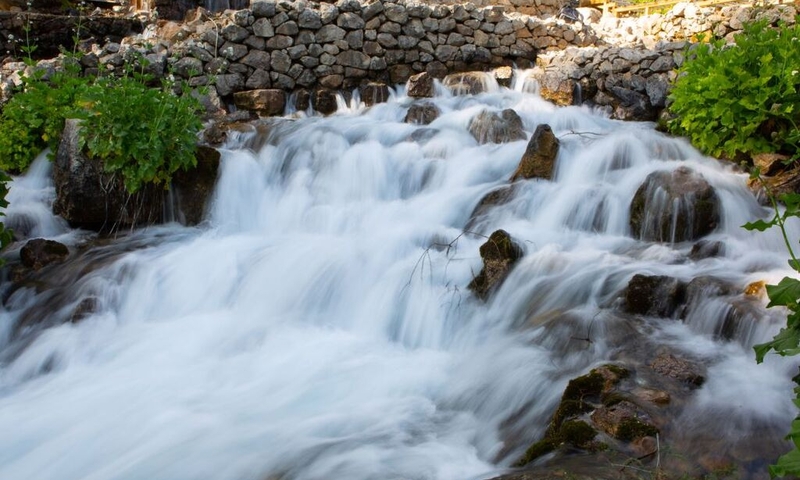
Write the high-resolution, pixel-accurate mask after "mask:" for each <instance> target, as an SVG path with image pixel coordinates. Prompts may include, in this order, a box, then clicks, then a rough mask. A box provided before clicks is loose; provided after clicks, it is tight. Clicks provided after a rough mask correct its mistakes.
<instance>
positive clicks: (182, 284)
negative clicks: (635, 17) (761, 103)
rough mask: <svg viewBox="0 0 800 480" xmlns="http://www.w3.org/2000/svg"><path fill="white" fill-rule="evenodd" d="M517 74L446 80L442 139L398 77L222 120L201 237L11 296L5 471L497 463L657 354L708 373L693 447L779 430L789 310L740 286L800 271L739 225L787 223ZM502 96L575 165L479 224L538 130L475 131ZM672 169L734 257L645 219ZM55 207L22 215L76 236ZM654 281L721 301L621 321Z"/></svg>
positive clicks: (701, 167)
mask: <svg viewBox="0 0 800 480" xmlns="http://www.w3.org/2000/svg"><path fill="white" fill-rule="evenodd" d="M516 84H517V87H515V90H509V89H496V90H494V91H492V92H487V93H483V94H480V95H476V96H457V95H452V94H451V93H450V92H449V91H446V90H447V89H446V88H444V87H443V86H442V85H441V84H438V83H437V92H441V95H440V96H437V97H436V98H434V99H431V101H432V102H433V103H435V105H436V106H437V108H438V109H439V111H440V112H441V114H440V116H439V117H438V118H437V119H436V120H434V121H433V122H432V123H431V124H430V125H426V126H416V125H410V124H406V123H403V121H402V119H403V118H404V116H405V113H406V110H407V108H408V106H409V104H410V103H411V101H412V100H411V99H409V98H408V97H406V96H405V94H404V92H403V91H402V89H400V90H399V91H398V92H397V93H396V94H395V95H394V96H393V97H392V98H391V99H390V102H389V103H386V104H381V105H378V106H376V107H373V108H370V109H363V107H362V106H361V104H360V103H356V102H354V103H353V104H352V105H347V104H346V102H344V99H343V98H342V99H340V106H342V107H347V109H346V110H345V111H343V112H342V113H340V114H337V115H333V116H329V117H320V116H304V115H301V116H300V117H301V118H297V119H281V120H275V121H271V122H270V123H269V127H268V128H255V127H254V128H252V129H247V130H243V131H241V132H238V133H236V134H234V135H230V136H229V142H228V144H227V145H226V146H225V147H224V148H223V149H221V151H222V163H221V167H220V168H221V172H220V177H219V180H218V183H217V187H216V191H215V193H214V197H213V199H212V204H211V206H210V208H209V213H208V217H207V219H206V220H207V222H206V223H205V225H204V227H203V228H184V227H180V226H178V225H174V224H173V225H167V226H162V227H156V228H150V229H147V230H146V231H139V232H134V233H132V234H131V235H128V236H125V237H122V238H120V239H118V240H116V241H98V242H97V243H96V244H88V245H83V246H81V248H80V249H79V251H78V253H76V257H75V258H74V259H73V260H72V263H69V264H65V265H64V266H62V267H55V268H53V269H52V270H50V271H46V272H44V273H43V274H42V275H45V274H47V275H48V276H50V277H52V278H56V279H57V280H58V283H59V284H61V287H62V288H61V289H58V290H54V291H50V292H49V293H48V291H40V290H38V289H37V284H36V282H29V284H25V285H22V286H20V287H19V288H17V289H16V290H15V291H13V292H10V293H9V294H8V295H7V297H8V298H6V301H5V302H4V304H3V310H2V312H0V478H4V479H5V478H9V479H23V478H26V479H27V478H30V479H33V478H35V479H41V480H51V479H52V480H55V479H58V480H77V479H90V478H91V479H98V480H100V479H103V480H105V479H143V478H148V479H153V480H159V479H164V480H194V479H198V478H214V479H219V480H228V479H230V480H234V479H236V480H240V479H253V480H261V479H264V478H278V477H280V478H285V479H287V480H289V479H291V480H317V479H322V478H349V479H352V480H372V479H376V478H386V477H390V478H403V479H408V478H414V479H424V480H463V479H465V478H476V479H477V478H490V477H492V476H495V475H496V474H498V473H500V472H502V471H504V469H506V468H507V467H509V465H511V464H512V463H513V461H514V460H515V459H516V458H518V457H519V455H521V454H522V452H523V451H524V450H525V448H526V447H527V446H528V445H529V444H530V443H531V442H533V441H535V440H537V439H539V438H541V435H542V433H543V432H544V430H545V429H546V427H547V424H548V422H549V421H550V417H551V415H552V414H553V411H554V409H555V407H556V405H557V404H558V401H559V398H560V397H561V394H562V392H563V391H564V387H565V386H566V384H567V382H568V381H569V380H570V379H571V378H574V377H575V376H577V375H580V374H582V373H585V372H586V371H587V370H588V369H590V368H592V367H593V366H597V365H599V364H602V363H606V362H618V363H621V364H630V365H632V366H638V367H641V368H645V367H646V361H645V360H643V358H647V355H648V354H649V353H650V350H651V349H653V350H654V349H656V348H662V347H663V348H669V349H671V351H675V352H679V353H681V354H683V355H686V356H688V357H690V358H692V359H694V360H695V361H697V362H698V363H700V364H702V365H703V366H704V367H705V368H707V369H708V373H707V377H708V381H707V383H706V384H704V385H703V386H702V387H701V388H700V389H698V390H697V391H696V395H694V396H691V397H687V398H688V400H686V401H685V403H686V404H687V405H688V406H686V408H685V411H684V413H683V414H682V416H681V418H680V421H681V422H683V425H685V426H686V432H687V433H686V435H685V438H683V437H681V438H683V441H684V442H686V443H687V444H690V443H691V442H697V441H699V440H698V439H700V438H705V437H703V436H702V435H701V434H700V433H698V432H699V430H700V429H703V432H702V433H703V435H709V436H712V437H717V438H721V439H723V440H722V441H721V442H720V443H721V446H719V448H720V450H721V451H724V452H733V453H736V452H738V451H739V450H736V449H737V448H741V447H739V445H740V443H737V442H738V441H739V440H740V439H741V436H747V435H751V436H752V435H755V434H756V433H757V432H762V433H763V432H764V431H768V432H769V433H770V435H771V437H770V438H772V439H773V440H771V442H772V443H769V445H775V444H778V445H782V443H780V442H782V440H781V439H780V437H781V434H782V432H778V433H775V431H776V430H779V429H780V428H782V426H785V425H788V422H789V421H790V420H791V418H793V416H794V415H795V409H794V407H793V405H792V404H791V402H790V400H789V399H790V393H791V382H790V378H791V376H792V374H793V373H794V371H795V370H796V363H793V362H791V361H788V360H786V359H779V358H770V359H769V360H768V362H767V364H766V365H756V364H755V361H754V359H753V355H752V350H751V347H752V345H753V344H754V343H757V342H761V341H764V340H765V339H767V338H769V337H770V336H771V335H773V334H774V333H775V332H776V331H777V330H778V328H779V323H780V320H781V319H780V312H772V313H770V314H764V309H763V304H764V302H763V300H756V301H753V300H752V299H750V298H749V297H745V296H744V295H743V294H742V293H741V292H742V290H743V289H744V287H745V286H746V285H748V284H750V283H751V282H754V281H758V280H765V281H767V282H773V283H774V282H776V281H778V280H779V279H780V278H781V277H782V276H783V275H787V274H790V273H791V272H790V271H789V270H788V267H787V266H786V263H785V258H784V257H785V256H786V255H785V254H784V253H783V250H782V248H781V247H782V243H781V242H782V240H781V239H780V237H779V236H778V235H777V234H776V232H766V233H764V234H754V233H751V232H747V231H745V230H743V229H741V228H740V226H741V224H743V223H744V222H746V221H748V220H752V219H754V218H757V217H759V216H764V215H766V214H767V213H768V212H766V211H765V210H764V209H763V207H761V206H760V205H759V204H758V203H757V202H756V200H755V199H754V198H753V196H752V194H750V192H749V191H748V190H747V188H746V186H745V177H744V175H743V174H740V173H736V172H734V171H733V170H732V169H730V168H729V167H727V166H725V165H723V164H721V163H719V162H718V161H716V160H714V159H710V158H707V157H704V156H702V155H701V154H699V153H698V152H697V151H695V150H694V149H692V148H691V147H690V146H689V145H688V144H687V143H686V141H685V140H682V139H676V138H670V137H668V136H665V135H663V134H661V133H658V132H656V131H655V130H654V129H653V127H652V125H650V124H642V123H624V122H618V121H614V120H610V119H608V118H605V117H603V116H601V115H598V114H595V113H594V112H592V111H591V110H590V109H588V108H583V107H567V108H556V107H554V106H553V105H551V104H549V103H547V102H545V101H543V100H542V99H541V98H540V97H538V96H537V95H532V94H530V93H526V92H525V91H524V90H525V88H523V87H521V86H520V83H519V80H517V83H516ZM351 107H352V108H351ZM506 108H512V109H514V110H515V111H516V112H517V113H518V114H519V116H520V117H521V119H522V123H523V125H524V130H525V132H526V134H527V135H528V137H530V135H531V133H532V132H533V131H534V129H535V128H536V126H537V125H539V124H541V123H547V124H549V125H550V126H551V128H552V130H553V132H554V133H555V134H556V136H557V137H558V138H559V141H560V142H561V147H560V153H559V156H558V159H557V166H556V169H555V171H554V174H553V178H552V180H545V179H532V180H528V181H520V182H517V183H515V184H514V185H513V187H511V188H512V190H511V192H512V193H511V194H509V195H508V197H507V198H506V201H505V203H502V204H496V205H493V206H491V207H490V208H488V209H487V210H485V211H482V212H481V213H477V214H476V215H475V216H474V217H473V216H472V215H471V212H473V211H474V210H476V206H477V205H478V204H479V202H480V201H481V199H482V198H483V197H484V196H485V195H486V194H487V193H489V192H493V191H496V190H498V189H504V188H509V183H508V179H509V178H510V176H511V174H512V173H513V172H514V170H515V169H516V167H517V164H518V162H519V160H520V158H521V156H522V154H523V153H524V151H525V149H526V145H527V141H526V140H518V141H514V142H509V143H503V144H492V143H486V144H479V143H478V142H477V141H476V140H475V139H474V138H473V137H472V135H471V134H470V133H469V132H468V130H467V128H468V125H469V122H470V120H471V119H472V118H473V117H474V116H475V115H477V114H478V113H480V112H481V111H483V110H489V111H491V112H500V111H502V110H503V109H506ZM423 130H424V132H423V133H425V134H424V135H422V134H420V132H422V131H423ZM40 166H41V165H40ZM681 166H689V167H690V168H691V169H692V171H694V172H697V173H698V174H699V175H702V176H703V178H704V179H705V180H706V181H707V182H708V183H709V185H711V186H712V187H713V188H714V190H715V192H716V195H717V198H718V199H719V206H720V210H719V212H718V213H719V217H718V218H719V221H718V222H717V224H716V225H715V226H714V228H713V230H712V231H711V232H710V233H709V234H708V235H706V236H705V237H704V240H705V241H709V242H720V244H722V245H724V248H722V249H718V252H717V253H718V255H716V256H713V255H709V256H707V257H702V258H701V257H700V256H697V255H695V256H693V254H692V251H693V248H694V247H695V246H696V243H697V242H695V241H689V240H686V241H673V242H669V241H665V242H656V241H648V240H640V239H639V238H635V236H634V234H633V232H632V227H631V222H630V215H629V212H630V210H631V203H632V201H633V199H634V196H635V194H636V192H637V190H638V189H639V188H640V186H641V185H642V184H643V182H644V181H645V179H647V178H648V176H649V175H651V174H653V173H654V172H659V171H674V170H675V169H677V168H679V167H681ZM37 168H38V167H37ZM42 168H44V167H42ZM36 175H38V174H35V175H34V177H35V178H44V177H43V176H42V177H40V176H36ZM42 175H44V174H42ZM27 178H28V177H26V179H27ZM32 178H33V177H32ZM26 179H23V180H15V183H14V184H13V185H12V195H18V197H12V206H11V208H10V209H9V219H12V218H13V216H14V215H17V213H15V211H14V209H15V208H22V206H23V205H25V201H24V200H22V199H21V198H22V197H23V196H24V195H23V192H24V191H25V189H26V188H28V187H25V185H27V184H26V183H25V182H27V180H26ZM37 181H38V180H37ZM30 188H31V190H30V191H31V192H36V191H37V190H36V189H34V188H33V187H30ZM36 188H39V189H44V190H48V191H51V189H52V186H51V185H50V184H46V183H42V184H41V186H40V187H36ZM48 195H52V194H51V193H48ZM45 197H46V198H45ZM47 198H51V197H47V195H43V196H40V197H39V200H37V201H36V202H39V203H40V206H42V208H45V209H46V206H47V202H48V201H51V200H48V199H47ZM15 202H16V203H18V207H17V206H15V205H14V204H15ZM36 202H33V203H36ZM45 217H46V216H45ZM51 220H52V219H51ZM48 221H50V220H47V219H46V218H44V217H42V218H40V217H38V216H37V217H36V220H35V221H31V223H32V224H35V225H34V226H32V227H31V228H32V229H34V228H38V229H41V230H37V231H41V232H42V233H40V234H41V235H45V236H51V235H59V234H60V233H63V232H65V231H66V227H65V226H64V225H63V224H60V225H59V224H58V222H57V221H55V226H53V225H50V226H48ZM467 224H470V225H471V226H470V228H469V232H465V231H464V229H465V226H466V225H467ZM500 228H502V229H504V230H506V231H508V232H509V233H510V234H511V235H512V237H513V238H515V239H516V240H517V241H518V242H519V244H520V246H521V248H522V250H523V251H524V256H523V257H522V258H521V259H520V261H519V263H518V264H517V265H516V266H515V268H514V269H513V270H512V272H511V274H510V276H509V277H508V278H507V279H506V281H505V282H504V283H503V284H502V286H501V287H500V288H499V289H498V290H497V291H496V292H495V293H494V295H493V296H492V297H491V298H490V299H489V300H488V302H486V303H483V302H481V301H479V300H477V299H476V298H475V297H474V296H473V295H472V294H471V292H470V291H469V290H468V289H467V287H466V286H467V285H468V284H469V283H470V281H471V280H472V278H473V277H474V275H475V274H476V273H477V272H478V271H479V270H480V269H481V267H482V264H481V259H480V256H479V254H478V251H479V248H480V245H481V244H482V243H483V242H484V241H485V237H486V236H488V235H489V234H490V233H491V232H493V231H494V230H496V229H500ZM789 228H790V235H791V236H792V238H798V236H800V228H798V225H796V224H791V225H789ZM32 231H33V230H32ZM720 252H721V253H720ZM636 274H647V275H662V276H669V277H671V278H675V279H677V280H679V281H680V282H682V284H686V285H688V284H691V282H692V281H693V280H694V279H696V278H698V277H711V278H713V279H714V281H713V282H709V283H707V284H697V283H696V284H694V285H693V286H692V288H689V287H688V286H687V287H686V288H687V291H692V292H695V294H696V295H700V296H701V297H702V296H706V297H712V295H711V293H709V292H713V293H714V294H713V298H710V300H711V301H709V302H707V303H695V304H692V305H691V306H687V307H686V308H685V309H684V310H681V311H680V312H677V313H676V314H675V315H674V316H673V317H670V318H654V317H648V316H635V315H627V314H624V313H623V312H622V310H621V308H620V297H621V295H622V292H624V291H625V288H626V286H627V284H628V282H629V281H630V280H631V278H632V277H633V276H634V275H636ZM35 278H36V279H39V277H35ZM715 285H723V286H724V287H719V289H718V290H712V289H713V288H717V287H715ZM54 292H55V293H54ZM89 297H91V298H93V299H95V302H94V303H93V305H92V308H91V309H90V310H89V311H87V312H86V314H85V315H84V316H83V317H82V318H81V319H79V320H76V319H75V318H74V317H73V316H72V314H73V313H74V311H75V308H76V306H77V305H78V304H79V303H81V302H82V301H83V299H85V298H89ZM745 301H747V302H749V303H748V307H747V308H739V309H736V308H735V307H737V305H739V303H741V302H745ZM756 313H758V314H756ZM726 322H727V323H726ZM23 323H24V325H26V327H25V328H20V327H19V325H21V324H23ZM670 408H671V407H670ZM720 418H725V419H727V423H726V422H721V421H719V419H720ZM731 425H733V426H734V427H735V428H738V429H739V432H740V434H737V433H736V432H734V431H733V430H735V428H733V427H731ZM765 425H766V426H767V427H769V428H766V427H765ZM741 432H744V433H741ZM754 432H756V433H754ZM737 435H738V436H737ZM775 439H777V440H775ZM715 446H716V445H715ZM698 448H699V447H698ZM733 453H732V454H733ZM768 453H769V452H768ZM779 453H780V452H779ZM755 476H756V475H755V473H754V474H753V477H754V478H755ZM745 477H747V475H745ZM748 478H749V477H748Z"/></svg>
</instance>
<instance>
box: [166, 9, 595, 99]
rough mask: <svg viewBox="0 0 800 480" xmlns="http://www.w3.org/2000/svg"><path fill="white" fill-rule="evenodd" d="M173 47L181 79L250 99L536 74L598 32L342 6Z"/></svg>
mask: <svg viewBox="0 0 800 480" xmlns="http://www.w3.org/2000/svg"><path fill="white" fill-rule="evenodd" d="M173 38H179V39H181V40H178V41H177V42H176V43H175V44H174V45H173V46H172V47H171V59H172V60H171V61H174V66H175V71H176V73H177V74H178V75H179V76H182V77H184V78H186V79H188V80H190V82H191V83H192V84H194V85H203V84H206V83H211V82H214V83H215V86H216V89H217V91H218V93H219V94H220V95H221V96H226V95H229V94H231V93H233V92H236V91H240V90H245V89H263V88H280V89H283V90H289V91H291V90H294V89H295V88H314V87H316V86H321V87H324V88H330V89H339V88H345V89H349V88H352V87H354V86H356V85H358V84H359V83H361V82H363V81H365V80H379V81H383V82H387V83H391V84H396V83H401V82H404V81H405V80H406V79H408V78H409V77H410V76H411V75H413V74H415V73H418V72H423V71H427V72H429V73H430V74H432V75H433V76H435V77H437V78H441V77H443V76H444V75H446V74H447V73H449V72H454V71H464V70H472V69H478V70H483V69H486V68H488V67H490V66H497V65H511V64H516V65H518V66H522V67H526V66H530V65H531V64H532V62H533V60H534V59H535V57H536V52H537V51H538V50H545V49H550V48H565V47H567V46H569V45H576V46H582V45H591V44H593V43H594V42H595V41H596V38H595V37H594V36H593V35H592V34H591V32H590V31H588V30H581V29H579V28H578V27H577V26H574V25H569V24H566V23H564V22H561V21H558V20H556V19H554V18H552V17H551V18H548V19H540V18H537V17H531V16H527V15H522V14H518V13H506V12H505V10H504V8H503V7H499V6H492V7H477V6H475V5H474V4H472V3H466V4H458V5H427V4H419V3H408V4H405V3H402V2H397V3H395V2H390V1H383V2H378V1H374V2H371V3H360V2H358V1H356V0H340V1H338V2H337V3H335V4H330V3H320V4H315V3H306V2H303V1H298V2H294V3H289V2H274V1H256V2H253V3H252V4H251V8H250V9H246V10H240V11H237V12H234V13H231V14H229V15H226V16H222V17H219V18H217V19H214V20H209V21H204V22H194V23H190V24H188V25H184V26H183V27H182V28H181V29H180V31H177V32H174V35H173Z"/></svg>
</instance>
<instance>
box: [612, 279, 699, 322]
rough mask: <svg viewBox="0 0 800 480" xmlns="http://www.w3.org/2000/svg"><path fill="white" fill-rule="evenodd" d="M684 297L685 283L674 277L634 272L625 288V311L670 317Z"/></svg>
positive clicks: (634, 313)
mask: <svg viewBox="0 0 800 480" xmlns="http://www.w3.org/2000/svg"><path fill="white" fill-rule="evenodd" d="M685 298H686V285H684V284H683V282H681V281H680V280H678V279H677V278H674V277H667V276H663V275H641V274H636V275H634V276H633V278H631V280H630V282H628V288H626V289H625V306H624V309H625V311H626V312H627V313H631V314H633V315H648V316H652V317H671V316H672V315H673V314H674V313H675V311H676V310H677V308H678V306H679V305H681V304H682V303H683V301H684V299H685Z"/></svg>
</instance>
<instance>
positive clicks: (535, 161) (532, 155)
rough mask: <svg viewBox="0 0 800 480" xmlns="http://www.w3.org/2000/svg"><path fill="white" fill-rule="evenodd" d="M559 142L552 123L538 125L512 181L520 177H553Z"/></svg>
mask: <svg viewBox="0 0 800 480" xmlns="http://www.w3.org/2000/svg"><path fill="white" fill-rule="evenodd" d="M558 146H559V142H558V139H557V138H556V136H555V135H554V134H553V130H552V129H551V128H550V125H547V124H544V123H543V124H541V125H539V126H537V127H536V130H535V131H534V132H533V135H532V136H531V139H530V140H529V141H528V146H527V148H526V149H525V153H524V154H523V155H522V159H521V160H520V162H519V166H518V167H517V170H516V171H515V172H514V174H513V175H512V176H511V181H512V182H513V181H516V180H517V179H519V178H525V179H529V178H544V179H551V178H552V176H553V170H554V168H555V164H556V157H557V156H558Z"/></svg>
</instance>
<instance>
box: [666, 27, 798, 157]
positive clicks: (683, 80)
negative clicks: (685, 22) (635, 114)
mask: <svg viewBox="0 0 800 480" xmlns="http://www.w3.org/2000/svg"><path fill="white" fill-rule="evenodd" d="M735 40H736V41H735V44H733V45H725V42H724V40H715V41H712V42H711V43H708V44H699V45H697V46H696V47H695V48H694V50H692V51H690V52H689V55H688V58H687V61H686V62H685V63H684V64H683V66H682V67H681V68H680V70H679V72H678V78H677V80H676V82H675V85H674V88H673V89H672V92H671V94H670V96H669V99H670V100H671V102H672V103H671V104H670V107H669V109H670V111H671V112H672V113H673V114H674V115H675V116H676V118H675V119H674V120H672V121H671V122H670V124H669V128H670V130H671V131H672V132H673V133H676V134H679V135H684V136H687V137H689V139H690V140H691V141H692V144H693V145H695V146H696V147H698V148H699V149H701V150H703V151H704V152H705V153H707V154H710V155H714V156H725V157H728V158H731V159H732V158H734V157H735V156H736V155H737V154H738V153H745V154H756V153H764V152H779V153H785V154H788V155H789V156H791V157H793V158H798V156H800V130H798V128H797V127H798V124H800V72H798V71H800V17H798V23H797V24H795V25H794V26H791V27H790V26H787V25H781V26H780V27H779V28H777V29H774V28H770V27H768V26H767V24H766V22H765V21H760V22H755V23H752V24H749V25H746V26H745V28H744V31H743V32H742V33H741V34H739V35H737V36H736V37H735Z"/></svg>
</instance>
